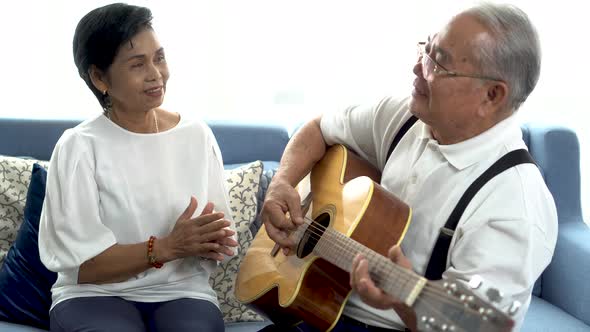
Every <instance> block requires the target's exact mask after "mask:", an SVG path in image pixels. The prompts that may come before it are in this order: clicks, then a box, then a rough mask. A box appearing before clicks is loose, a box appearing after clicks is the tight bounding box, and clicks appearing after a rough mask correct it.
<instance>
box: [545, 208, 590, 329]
mask: <svg viewBox="0 0 590 332" xmlns="http://www.w3.org/2000/svg"><path fill="white" fill-rule="evenodd" d="M588 276H590V228H589V227H588V225H586V224H585V223H584V222H583V221H582V220H581V219H578V220H576V221H573V220H570V221H567V222H563V221H560V225H559V233H558V237H557V245H556V247H555V253H554V255H553V260H552V261H551V264H549V266H548V267H547V270H545V272H544V273H543V286H542V287H543V288H542V292H541V298H543V299H545V300H546V301H548V302H550V303H551V304H553V305H555V306H557V307H559V308H561V309H563V310H565V311H566V312H567V313H569V314H571V315H572V316H574V317H576V318H578V319H580V320H582V321H583V322H584V323H586V324H589V325H590V282H588Z"/></svg>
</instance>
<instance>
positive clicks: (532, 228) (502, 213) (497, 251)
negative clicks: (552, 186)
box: [321, 98, 557, 329]
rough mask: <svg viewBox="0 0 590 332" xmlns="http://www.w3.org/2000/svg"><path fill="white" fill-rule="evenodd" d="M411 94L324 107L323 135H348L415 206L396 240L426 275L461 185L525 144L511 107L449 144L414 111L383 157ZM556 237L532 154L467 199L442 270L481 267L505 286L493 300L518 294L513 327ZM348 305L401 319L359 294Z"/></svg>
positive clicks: (393, 324)
mask: <svg viewBox="0 0 590 332" xmlns="http://www.w3.org/2000/svg"><path fill="white" fill-rule="evenodd" d="M408 103H409V99H408V98H406V99H402V100H396V99H392V98H386V99H383V100H382V101H381V102H380V103H379V104H378V105H375V106H372V107H351V108H348V109H347V110H346V111H345V112H340V113H333V114H326V115H324V116H323V117H322V120H321V129H322V133H323V136H324V139H325V140H326V142H327V143H328V144H330V145H332V144H336V143H340V144H344V145H346V146H348V147H349V148H350V149H352V150H353V151H355V152H357V153H358V154H359V155H360V156H361V157H363V158H365V159H366V160H367V161H369V162H370V163H372V164H373V165H374V166H376V167H377V168H378V169H380V170H381V171H382V179H381V185H382V186H383V187H385V188H386V189H388V190H389V191H391V192H392V193H394V194H395V195H396V196H397V197H398V198H400V199H401V200H402V201H404V202H406V203H407V204H408V205H410V206H411V207H412V213H413V215H412V221H411V224H410V226H409V228H408V230H407V233H406V235H405V238H404V239H403V241H402V250H403V252H404V254H405V255H406V256H407V257H408V259H409V260H410V261H411V262H412V265H413V269H414V271H415V272H416V273H418V274H420V275H424V273H425V271H426V266H427V264H428V261H429V259H430V255H431V252H432V249H433V247H434V244H435V242H436V240H437V238H438V234H439V229H440V228H441V227H442V226H444V224H445V222H446V221H447V219H448V217H449V215H450V213H451V211H452V210H453V209H454V208H455V206H456V205H457V202H458V201H459V199H460V198H461V196H462V195H463V194H464V193H465V191H466V190H467V188H468V187H469V186H470V185H471V184H472V183H473V182H474V181H475V179H476V178H477V177H479V176H480V175H481V174H482V173H483V172H485V171H486V170H487V169H488V168H489V167H490V166H491V165H492V164H493V163H494V162H496V161H497V160H498V159H500V158H501V157H502V156H503V155H504V154H506V153H507V152H510V151H513V150H516V149H526V145H525V143H524V141H523V140H522V132H521V129H520V126H519V125H518V123H517V121H516V119H515V117H514V116H512V117H509V118H507V119H505V120H504V121H502V122H500V123H498V124H497V125H495V126H494V127H493V128H491V129H489V130H487V131H485V132H483V133H482V134H480V135H478V136H476V137H473V138H471V139H468V140H466V141H463V142H460V143H457V144H451V145H440V144H438V142H437V141H436V140H435V139H434V138H433V137H432V135H431V132H430V129H429V127H428V126H427V125H426V124H424V123H423V122H421V121H417V122H416V123H415V124H414V125H413V126H412V128H411V129H410V130H408V132H407V133H406V134H405V135H404V137H403V138H402V139H401V140H400V142H399V144H398V146H397V147H396V149H395V151H394V152H393V154H392V155H391V157H390V159H389V160H386V158H387V151H388V149H389V146H390V144H391V142H392V140H393V137H394V136H395V134H396V133H397V132H398V131H399V129H400V128H401V126H402V125H403V124H404V123H405V122H406V120H407V119H408V118H409V117H410V116H411V114H410V112H409V105H408ZM556 239H557V211H556V208H555V203H554V201H553V197H552V196H551V193H550V192H549V190H548V189H547V186H546V185H545V182H544V180H543V177H542V176H541V173H540V171H539V170H538V168H537V167H536V166H535V165H533V164H522V165H518V166H515V167H513V168H510V169H508V170H506V171H505V172H503V173H501V174H499V175H498V176H496V177H495V178H493V179H492V180H490V181H489V182H488V183H487V184H486V185H485V186H484V187H483V188H482V189H481V190H480V191H479V192H478V193H477V194H476V195H475V197H474V198H473V200H472V201H471V203H470V204H469V205H468V206H467V208H466V210H465V212H464V213H463V216H462V217H461V219H460V221H459V224H458V226H457V229H456V232H455V235H454V237H453V241H452V242H451V246H450V248H449V254H448V256H447V270H446V271H445V273H444V274H443V278H447V277H453V278H457V279H460V280H464V281H468V280H469V279H470V278H471V277H472V276H474V275H479V276H481V277H482V278H483V279H484V282H485V283H486V285H487V286H488V287H494V288H498V289H499V290H500V291H501V292H502V293H503V295H504V298H503V300H502V301H501V303H500V304H499V307H500V308H501V309H504V310H506V309H507V308H508V307H509V305H510V303H511V302H512V301H514V300H518V301H520V302H521V303H522V304H523V307H522V308H521V309H520V311H519V312H518V314H517V315H516V317H515V321H516V328H517V329H518V328H519V327H520V325H521V324H522V320H523V318H524V315H525V313H526V311H527V309H528V306H529V303H530V300H531V292H532V288H533V285H534V283H535V281H536V280H537V278H538V277H539V276H540V275H541V273H542V272H543V270H544V269H545V267H546V266H547V265H548V264H549V262H550V261H551V257H552V255H553V250H554V248H555V242H556ZM392 245H393V242H392ZM482 289H485V288H482ZM478 295H479V296H481V297H482V298H483V299H487V298H486V296H485V295H484V294H478ZM344 314H345V315H348V316H350V317H353V318H355V319H357V320H360V321H363V322H365V323H367V324H370V325H375V326H380V327H389V328H398V329H399V328H402V329H403V326H404V325H403V323H401V320H400V318H399V317H398V316H397V315H396V313H395V312H394V311H393V310H391V309H390V310H377V309H374V308H372V307H370V306H368V305H366V304H365V303H363V302H362V301H361V300H360V298H359V297H358V295H356V294H353V295H352V296H351V298H350V300H349V302H348V304H347V306H346V307H345V309H344Z"/></svg>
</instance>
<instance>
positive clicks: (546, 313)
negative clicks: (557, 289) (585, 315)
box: [521, 296, 590, 332]
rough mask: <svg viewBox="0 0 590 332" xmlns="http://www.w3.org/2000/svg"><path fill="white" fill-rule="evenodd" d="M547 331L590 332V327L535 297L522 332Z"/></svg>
mask: <svg viewBox="0 0 590 332" xmlns="http://www.w3.org/2000/svg"><path fill="white" fill-rule="evenodd" d="M545 331H546V332H555V331H568V332H582V331H590V326H588V325H586V324H584V323H583V322H582V321H581V320H579V319H577V318H575V317H574V316H572V315H570V314H568V313H567V312H565V311H563V310H561V309H560V308H558V307H556V306H554V305H552V304H551V303H549V302H547V301H545V300H543V299H542V298H540V297H536V296H533V299H532V301H531V305H530V307H529V310H528V312H527V314H526V316H525V318H524V323H523V325H522V329H521V332H545Z"/></svg>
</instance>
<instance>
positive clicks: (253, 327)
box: [0, 320, 271, 332]
mask: <svg viewBox="0 0 590 332" xmlns="http://www.w3.org/2000/svg"><path fill="white" fill-rule="evenodd" d="M270 324H271V322H270V321H268V320H265V321H263V322H239V323H228V324H225V332H255V331H259V330H261V329H262V328H263V327H265V326H267V325H270ZM1 331H2V328H0V332H1Z"/></svg>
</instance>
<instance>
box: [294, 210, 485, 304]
mask: <svg viewBox="0 0 590 332" xmlns="http://www.w3.org/2000/svg"><path fill="white" fill-rule="evenodd" d="M304 221H305V223H306V224H307V225H308V226H309V227H310V228H312V229H311V231H310V234H311V236H312V238H313V239H314V240H317V243H316V246H317V245H318V244H319V240H320V239H321V238H322V237H323V236H322V234H321V233H320V232H322V231H323V233H326V232H329V233H328V234H329V235H335V241H331V240H330V239H329V238H326V237H323V238H324V242H328V244H333V245H335V246H336V249H341V250H344V251H345V252H348V253H350V254H354V252H353V251H351V250H350V249H353V248H351V247H350V246H348V245H347V244H346V243H344V241H343V239H342V238H343V237H344V238H345V239H349V238H346V237H345V235H344V234H342V233H340V232H338V231H336V230H335V229H333V228H328V227H325V226H324V225H322V224H320V223H318V222H317V221H315V220H313V219H310V218H308V217H305V218H304ZM308 229H309V228H308ZM304 231H305V230H303V229H301V228H299V229H298V230H296V232H304ZM354 243H355V244H356V245H358V246H360V247H361V249H364V250H366V251H368V252H367V253H366V254H365V256H366V257H367V259H368V260H369V261H371V259H373V260H378V261H380V262H375V263H377V264H376V265H375V266H373V268H374V269H377V270H378V272H382V273H385V274H389V275H391V274H392V273H397V274H398V279H401V281H402V282H404V283H406V284H407V283H408V282H409V281H412V279H416V278H419V277H420V276H418V275H417V274H415V273H414V272H413V271H410V270H406V269H404V268H402V267H401V266H399V265H397V264H395V263H393V262H391V261H390V260H388V259H387V258H385V257H384V256H383V255H381V254H379V253H377V252H375V251H373V250H371V249H370V248H368V247H366V246H364V245H362V244H361V243H358V242H354ZM353 250H354V249H353ZM359 252H360V251H359ZM396 270H397V271H396ZM371 277H372V278H373V279H375V278H374V276H371ZM377 281H378V282H379V280H377ZM422 292H424V293H425V294H428V295H433V296H437V297H439V298H440V299H441V300H442V301H444V302H445V303H447V304H450V305H453V306H455V307H461V308H462V309H467V310H470V311H473V312H475V313H478V312H477V310H475V309H473V308H471V307H469V306H465V304H464V303H462V302H458V301H457V300H455V299H454V298H450V296H449V294H448V292H447V291H446V290H444V289H442V288H440V286H437V285H433V284H431V283H430V281H429V282H427V283H426V285H425V286H424V288H423V289H422Z"/></svg>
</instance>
